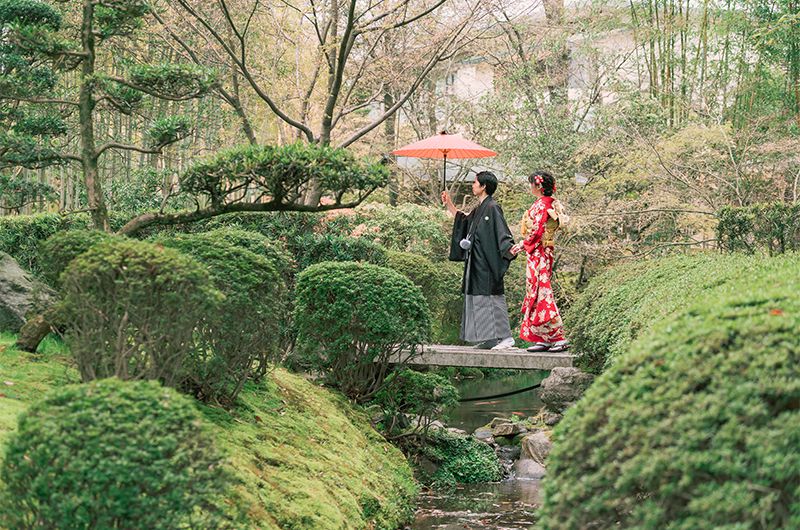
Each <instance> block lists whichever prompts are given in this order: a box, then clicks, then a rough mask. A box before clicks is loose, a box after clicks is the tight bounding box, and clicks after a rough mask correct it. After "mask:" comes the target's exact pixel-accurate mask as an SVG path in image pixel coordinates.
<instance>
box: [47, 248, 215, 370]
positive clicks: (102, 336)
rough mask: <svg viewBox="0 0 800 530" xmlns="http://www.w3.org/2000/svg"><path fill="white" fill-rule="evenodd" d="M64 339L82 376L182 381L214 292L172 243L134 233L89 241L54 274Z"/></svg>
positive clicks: (210, 310) (196, 266) (199, 268)
mask: <svg viewBox="0 0 800 530" xmlns="http://www.w3.org/2000/svg"><path fill="white" fill-rule="evenodd" d="M61 282H62V293H63V296H64V317H65V321H66V323H67V327H68V332H67V336H66V339H67V343H68V344H69V347H70V350H71V351H72V353H73V355H74V356H75V359H76V360H77V363H78V369H79V371H80V374H81V378H82V379H83V380H84V381H91V380H93V379H102V378H105V377H112V376H116V377H119V378H121V379H158V380H159V381H161V382H162V383H164V384H165V385H167V386H178V385H180V384H182V383H183V382H184V380H185V378H186V376H187V373H186V370H187V366H188V365H190V364H191V363H190V359H195V361H193V362H197V361H196V357H197V356H198V355H200V353H201V352H200V351H199V350H200V348H199V347H198V344H197V337H196V330H197V328H198V326H200V325H201V324H202V323H203V320H204V318H205V316H206V315H208V314H213V312H214V311H216V309H217V306H218V304H219V302H220V300H221V294H220V293H219V292H218V291H217V290H215V289H214V288H213V286H212V284H211V281H210V279H209V276H208V272H207V271H206V270H205V268H203V266H202V265H200V264H199V263H197V262H196V261H194V260H193V259H191V258H189V257H187V256H184V255H182V254H180V253H178V252H177V251H175V250H172V249H168V248H163V247H160V246H157V245H153V244H150V243H145V242H141V241H134V240H119V241H117V240H112V241H108V242H106V243H100V244H98V245H95V246H94V247H92V248H91V249H90V250H88V251H87V252H84V253H83V254H81V255H80V256H78V257H77V258H75V259H74V260H72V262H71V263H70V264H69V266H68V267H67V269H66V270H65V271H64V273H63V274H62V276H61Z"/></svg>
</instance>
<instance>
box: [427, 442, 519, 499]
mask: <svg viewBox="0 0 800 530" xmlns="http://www.w3.org/2000/svg"><path fill="white" fill-rule="evenodd" d="M421 454H422V455H424V456H425V457H426V458H428V459H429V460H431V461H432V462H433V463H435V464H438V466H439V467H438V469H437V470H436V471H435V472H434V474H433V475H432V476H431V477H430V478H431V480H432V482H433V484H434V485H436V486H438V487H442V486H454V485H456V484H473V483H477V482H494V481H497V480H500V479H501V478H502V477H503V472H502V470H501V469H500V462H499V461H498V459H497V455H496V454H495V452H494V449H492V448H491V447H490V446H489V445H487V444H485V443H483V442H480V441H478V440H476V439H475V438H473V437H472V436H462V435H457V434H453V433H450V432H447V431H441V430H438V431H431V432H430V437H429V438H428V440H427V441H426V444H425V445H424V446H423V447H422V449H421Z"/></svg>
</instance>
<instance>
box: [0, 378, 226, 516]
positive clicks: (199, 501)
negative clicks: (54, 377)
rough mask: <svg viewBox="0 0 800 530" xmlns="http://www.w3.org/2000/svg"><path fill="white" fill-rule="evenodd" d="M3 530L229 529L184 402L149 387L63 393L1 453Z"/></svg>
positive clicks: (216, 481)
mask: <svg viewBox="0 0 800 530" xmlns="http://www.w3.org/2000/svg"><path fill="white" fill-rule="evenodd" d="M0 475H1V476H2V482H3V483H4V488H5V491H4V492H3V493H4V494H3V495H2V496H0V499H2V500H0V521H2V522H4V523H5V524H4V525H2V526H4V527H5V528H60V529H84V528H152V529H164V530H168V529H169V530H172V529H179V528H233V527H234V525H233V524H232V520H231V519H230V518H229V516H228V515H226V514H225V510H228V508H225V507H224V505H223V503H224V501H225V500H226V497H230V496H231V491H230V488H231V486H232V485H233V481H232V479H231V475H230V474H229V471H228V470H227V469H226V467H225V466H224V465H223V458H222V456H221V454H220V453H219V452H218V451H217V449H215V447H214V445H213V441H212V438H211V437H210V436H209V434H208V433H207V431H206V430H205V428H204V427H203V426H202V421H201V416H200V415H199V413H198V412H197V410H196V409H195V407H194V405H193V404H192V402H191V401H190V400H189V399H187V398H185V397H183V396H181V395H180V394H178V393H177V392H175V391H174V390H172V389H169V388H164V387H162V386H161V385H159V384H158V383H157V382H155V381H136V382H124V381H120V380H118V379H106V380H102V381H95V382H93V383H89V384H82V385H69V386H66V387H63V388H61V389H58V390H55V391H54V392H52V393H51V394H49V395H48V396H47V397H46V398H45V399H43V400H42V401H40V402H39V403H36V404H34V405H32V406H31V407H30V408H29V409H28V410H27V411H26V412H24V413H23V414H22V415H21V417H20V420H19V427H18V429H17V431H16V432H15V433H14V434H12V435H11V436H10V438H9V440H8V443H7V445H6V454H5V459H4V461H3V467H2V472H1V474H0Z"/></svg>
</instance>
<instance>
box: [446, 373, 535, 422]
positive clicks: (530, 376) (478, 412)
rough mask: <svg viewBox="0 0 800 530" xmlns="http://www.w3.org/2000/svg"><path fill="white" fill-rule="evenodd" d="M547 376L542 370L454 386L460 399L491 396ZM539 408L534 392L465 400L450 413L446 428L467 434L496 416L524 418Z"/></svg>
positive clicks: (533, 413) (530, 383)
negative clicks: (482, 399)
mask: <svg viewBox="0 0 800 530" xmlns="http://www.w3.org/2000/svg"><path fill="white" fill-rule="evenodd" d="M548 373H549V372H545V371H528V372H522V373H520V374H519V375H514V376H511V377H504V378H502V379H493V380H488V381H487V380H485V379H477V380H469V381H464V382H462V383H459V384H458V385H456V386H457V388H458V391H459V392H460V393H461V397H462V398H472V397H481V396H492V395H495V394H503V393H505V392H511V391H513V390H519V389H520V388H525V387H527V386H531V385H535V384H536V383H540V382H541V381H542V379H544V378H545V377H547V375H548ZM540 408H542V401H541V400H540V399H539V394H538V391H537V390H529V391H528V392H523V393H521V394H516V395H513V396H508V397H504V398H496V399H487V400H484V401H468V402H466V403H461V404H460V405H459V406H458V407H457V408H456V409H455V410H453V411H451V412H450V417H449V419H448V421H447V425H448V426H450V427H457V428H459V429H464V430H465V431H467V432H470V433H471V432H472V431H474V430H475V429H477V428H478V427H481V426H483V425H486V424H487V423H489V422H490V421H492V418H494V417H496V416H501V417H504V418H508V417H510V416H512V415H513V416H518V417H520V418H527V417H528V416H535V415H536V414H538V413H539V409H540Z"/></svg>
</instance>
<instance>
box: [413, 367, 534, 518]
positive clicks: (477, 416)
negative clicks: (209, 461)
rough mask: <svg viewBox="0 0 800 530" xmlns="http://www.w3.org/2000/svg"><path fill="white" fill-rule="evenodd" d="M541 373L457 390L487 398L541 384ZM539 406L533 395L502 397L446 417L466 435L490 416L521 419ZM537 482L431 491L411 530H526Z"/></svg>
mask: <svg viewBox="0 0 800 530" xmlns="http://www.w3.org/2000/svg"><path fill="white" fill-rule="evenodd" d="M547 374H548V373H547V372H523V373H522V374H520V375H515V376H511V377H506V378H502V379H494V380H489V381H486V380H473V381H466V382H464V383H461V384H459V385H458V389H459V391H460V392H461V396H462V397H465V398H470V397H480V396H490V395H493V394H502V393H504V392H510V391H513V390H518V389H520V388H524V387H526V386H531V385H534V384H536V383H539V382H541V380H542V379H544V378H545V377H547ZM541 407H542V402H541V400H540V399H539V396H538V394H537V391H535V390H534V391H529V392H524V393H522V394H517V395H514V396H508V397H504V398H496V399H488V400H484V401H473V402H467V403H461V404H460V405H459V407H458V408H457V409H456V410H454V411H452V412H451V413H450V418H449V421H448V422H447V423H448V425H449V426H450V427H457V428H459V429H463V430H465V431H467V432H470V433H471V432H472V431H474V430H475V429H477V428H478V427H481V426H483V425H485V424H487V423H489V422H490V421H492V418H494V417H497V416H499V417H509V416H512V415H514V416H518V417H520V418H527V417H528V416H535V415H536V414H538V413H539V409H540V408H541ZM539 485H540V482H539V481H538V480H516V479H512V480H507V481H504V482H499V483H491V484H466V485H461V486H458V487H456V488H455V489H454V490H449V491H431V492H426V493H423V494H422V495H421V496H420V498H419V508H418V510H417V516H416V519H415V521H414V523H413V524H412V525H411V526H410V527H409V528H411V529H412V530H423V529H429V528H436V529H443V530H451V529H452V530H455V529H460V530H461V529H465V528H467V529H472V528H492V529H498V530H529V529H531V528H533V526H534V523H535V519H534V516H535V509H536V507H537V506H538V505H539V502H540V498H539Z"/></svg>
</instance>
